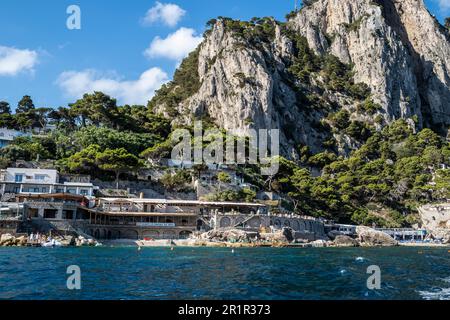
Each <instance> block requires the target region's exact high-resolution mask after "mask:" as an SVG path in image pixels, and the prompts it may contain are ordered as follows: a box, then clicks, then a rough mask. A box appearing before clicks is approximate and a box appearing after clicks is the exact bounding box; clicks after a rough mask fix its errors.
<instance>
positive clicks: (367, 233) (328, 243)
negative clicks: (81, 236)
mask: <svg viewBox="0 0 450 320" xmlns="http://www.w3.org/2000/svg"><path fill="white" fill-rule="evenodd" d="M136 244H137V245H138V246H140V247H161V246H162V247H175V246H178V247H218V248H255V247H272V248H283V247H301V248H308V247H313V248H324V247H335V248H342V247H346V248H348V247H392V246H398V245H399V243H398V241H396V240H394V239H392V238H391V237H390V236H389V235H388V234H386V233H384V232H381V231H377V230H374V229H372V228H368V227H358V228H357V237H356V238H352V237H349V236H346V235H343V234H339V233H337V232H334V233H330V234H329V235H328V238H326V239H318V240H315V241H308V240H303V239H296V240H295V239H294V237H293V230H292V229H290V228H284V229H282V230H279V231H277V232H274V233H259V232H254V231H253V232H248V231H244V230H240V229H219V230H211V231H209V232H206V233H203V234H200V235H197V236H196V237H194V238H190V239H186V240H151V241H136Z"/></svg>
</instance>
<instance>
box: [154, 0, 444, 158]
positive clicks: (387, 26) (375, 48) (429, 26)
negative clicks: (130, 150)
mask: <svg viewBox="0 0 450 320" xmlns="http://www.w3.org/2000/svg"><path fill="white" fill-rule="evenodd" d="M274 25H275V27H274V32H273V35H271V38H270V39H269V40H267V39H259V38H256V39H253V41H252V40H249V37H245V36H244V37H243V36H242V32H241V31H239V30H238V31H236V30H235V29H233V28H227V24H226V23H225V22H224V21H223V20H219V21H217V22H216V23H215V24H214V25H213V26H212V27H211V30H209V31H208V32H207V33H206V34H205V39H204V41H203V43H202V44H201V45H200V47H199V55H198V75H199V86H198V87H199V89H198V90H197V91H196V92H195V93H194V94H192V95H190V96H189V97H188V98H186V99H184V100H183V101H182V102H181V103H179V104H178V105H177V106H176V109H177V111H178V112H179V116H177V117H176V119H175V120H174V121H176V122H185V123H192V118H193V116H194V117H197V118H201V117H202V116H204V115H207V116H208V117H209V118H210V119H212V120H213V122H214V123H215V124H216V125H217V126H219V127H220V128H224V129H226V130H228V131H231V132H233V133H235V134H237V135H246V134H248V132H249V130H250V129H280V131H281V132H280V139H281V153H282V155H284V156H286V157H288V158H293V159H296V158H297V157H298V154H297V150H298V147H299V145H306V146H308V147H309V148H310V151H311V152H313V153H318V152H321V151H324V149H325V147H324V143H325V142H326V141H329V140H330V138H332V137H333V136H330V135H329V133H327V132H324V130H323V127H321V125H322V124H323V121H324V120H325V119H326V117H327V115H328V114H329V111H325V110H326V109H327V106H326V105H327V104H328V107H329V106H330V105H331V106H332V108H334V111H336V110H339V109H345V110H347V111H349V112H350V114H351V118H352V120H362V121H365V122H370V123H371V124H374V118H375V115H360V114H357V112H356V109H357V106H358V105H359V104H360V103H361V101H358V100H355V99H354V98H352V97H350V96H348V95H346V94H345V93H342V92H330V91H329V90H324V89H323V86H322V87H321V86H320V85H319V83H320V80H321V79H320V75H318V76H315V77H314V78H313V79H312V80H311V83H307V84H306V83H299V81H296V80H293V78H292V74H290V72H289V67H290V66H291V65H292V63H293V61H294V60H295V54H296V53H295V45H294V42H293V40H292V38H291V37H289V36H288V35H287V34H286V31H288V32H290V33H294V34H296V35H301V36H303V37H305V38H306V40H307V43H308V44H309V47H310V48H311V49H312V50H314V52H315V53H316V54H318V55H326V54H331V55H334V56H336V57H338V58H339V59H340V60H341V61H342V62H344V63H346V64H349V65H351V66H352V68H353V72H354V81H355V83H365V84H366V85H368V87H369V88H370V89H371V99H372V100H373V101H374V102H375V103H377V104H379V105H381V107H382V110H380V111H378V114H377V115H378V116H380V117H381V118H382V119H384V123H385V124H386V123H387V124H388V123H391V122H392V121H394V120H396V119H399V118H404V119H409V122H410V123H411V125H412V126H415V127H416V129H420V128H421V127H423V126H425V125H429V126H432V127H433V128H435V129H439V130H441V131H442V133H444V132H445V131H446V130H448V127H449V125H450V42H449V39H450V35H449V34H448V32H447V31H446V30H445V29H444V28H443V27H442V26H441V25H440V24H439V23H438V22H437V21H436V20H435V18H434V17H432V16H431V15H430V13H429V12H428V11H427V9H426V7H425V5H424V3H423V0H317V1H314V2H312V4H310V5H307V6H305V7H304V8H302V9H301V10H300V11H299V12H297V13H295V14H293V15H291V16H290V18H289V20H288V22H287V24H286V25H282V24H280V23H277V22H275V21H274ZM240 33H241V34H240ZM244 33H245V31H244ZM250 38H251V37H250ZM299 88H300V90H302V89H304V90H303V91H304V93H305V95H313V94H315V96H316V99H317V98H318V99H319V100H321V101H320V104H321V107H314V108H308V107H307V106H306V105H305V101H304V99H303V100H302V98H301V97H300V95H299ZM174 90H176V89H174ZM303 98H304V97H303ZM156 111H159V112H162V113H164V105H159V106H156ZM413 119H414V121H413ZM333 135H334V137H333V138H334V139H335V140H336V141H337V144H338V151H339V153H340V154H343V155H347V154H348V153H349V152H350V151H351V150H354V149H356V148H358V143H357V142H355V141H352V139H350V138H349V137H348V136H346V135H336V134H335V133H334V134H333Z"/></svg>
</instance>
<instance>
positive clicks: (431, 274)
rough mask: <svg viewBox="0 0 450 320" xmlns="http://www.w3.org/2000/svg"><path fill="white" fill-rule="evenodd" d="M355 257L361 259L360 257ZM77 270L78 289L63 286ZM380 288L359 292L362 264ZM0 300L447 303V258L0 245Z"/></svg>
mask: <svg viewBox="0 0 450 320" xmlns="http://www.w3.org/2000/svg"><path fill="white" fill-rule="evenodd" d="M361 258H362V259H361ZM70 265H78V266H79V267H80V268H81V284H82V289H81V290H80V291H70V290H68V289H67V287H66V280H67V277H68V275H67V274H66V269H67V267H68V266H70ZM370 265H378V266H379V267H380V269H381V280H382V285H381V290H377V291H371V290H368V289H367V285H366V282H367V278H368V277H369V275H368V274H367V267H368V266H370ZM0 299H25V300H28V299H83V300H84V299H106V300H110V299H263V300H266V299H270V300H277V299H307V300H310V299H320V300H323V299H325V300H329V299H332V300H336V299H338V300H341V299H450V253H449V252H448V249H441V248H437V249H429V248H426V249H425V248H380V249H378V248H369V249H361V248H352V249H342V248H339V249H329V248H326V249H311V248H308V249H272V248H252V249H235V253H232V252H231V249H226V248H225V249H223V248H176V249H175V250H174V251H170V250H169V249H168V248H146V249H143V250H141V251H138V250H137V248H134V247H133V248H132V247H116V248H112V247H100V248H0Z"/></svg>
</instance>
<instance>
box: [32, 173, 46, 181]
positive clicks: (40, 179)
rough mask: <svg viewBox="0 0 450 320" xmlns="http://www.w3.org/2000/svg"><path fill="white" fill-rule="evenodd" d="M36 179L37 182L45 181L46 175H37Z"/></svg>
mask: <svg viewBox="0 0 450 320" xmlns="http://www.w3.org/2000/svg"><path fill="white" fill-rule="evenodd" d="M34 179H35V180H39V181H44V180H45V175H43V174H36V175H35V176H34Z"/></svg>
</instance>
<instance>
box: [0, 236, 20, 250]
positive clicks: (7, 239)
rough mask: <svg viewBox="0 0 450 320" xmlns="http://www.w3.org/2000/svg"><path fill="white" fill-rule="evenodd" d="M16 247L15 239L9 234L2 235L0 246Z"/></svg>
mask: <svg viewBox="0 0 450 320" xmlns="http://www.w3.org/2000/svg"><path fill="white" fill-rule="evenodd" d="M14 245H16V238H15V237H14V236H12V235H11V234H9V233H7V234H2V236H1V237H0V246H2V247H10V246H14Z"/></svg>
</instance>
